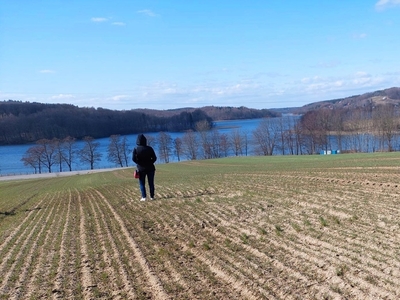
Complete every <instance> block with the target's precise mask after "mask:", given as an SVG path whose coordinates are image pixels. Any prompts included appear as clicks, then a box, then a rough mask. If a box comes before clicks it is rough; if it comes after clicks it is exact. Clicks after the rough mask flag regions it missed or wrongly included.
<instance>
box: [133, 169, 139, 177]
mask: <svg viewBox="0 0 400 300" xmlns="http://www.w3.org/2000/svg"><path fill="white" fill-rule="evenodd" d="M133 177H135V178H139V170H135V172H133Z"/></svg>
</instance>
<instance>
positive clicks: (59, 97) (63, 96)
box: [50, 94, 75, 100]
mask: <svg viewBox="0 0 400 300" xmlns="http://www.w3.org/2000/svg"><path fill="white" fill-rule="evenodd" d="M74 98H75V96H74V95H71V94H58V95H54V96H51V97H50V99H52V100H65V99H74Z"/></svg>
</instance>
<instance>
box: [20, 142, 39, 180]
mask: <svg viewBox="0 0 400 300" xmlns="http://www.w3.org/2000/svg"><path fill="white" fill-rule="evenodd" d="M42 151H43V148H42V147H40V146H32V147H30V148H28V150H27V151H26V153H25V155H24V156H23V157H22V159H21V161H22V162H23V163H24V165H25V166H30V167H32V168H34V170H35V174H37V173H39V174H41V173H42V164H43V163H42Z"/></svg>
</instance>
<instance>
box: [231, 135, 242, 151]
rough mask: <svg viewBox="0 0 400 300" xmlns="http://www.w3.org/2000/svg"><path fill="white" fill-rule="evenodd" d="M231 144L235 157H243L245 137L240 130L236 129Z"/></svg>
mask: <svg viewBox="0 0 400 300" xmlns="http://www.w3.org/2000/svg"><path fill="white" fill-rule="evenodd" d="M231 144H232V147H233V153H234V154H235V156H239V155H243V147H244V146H243V144H244V136H243V135H242V133H241V132H240V130H239V129H235V130H233V131H232V133H231Z"/></svg>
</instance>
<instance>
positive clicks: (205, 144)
mask: <svg viewBox="0 0 400 300" xmlns="http://www.w3.org/2000/svg"><path fill="white" fill-rule="evenodd" d="M210 129H211V128H210V124H209V123H208V122H207V121H201V122H197V123H196V130H197V132H198V133H199V136H200V143H201V149H202V150H203V158H205V159H209V158H212V157H213V153H212V152H213V149H212V141H211V139H212V138H211V137H210V136H209V132H210Z"/></svg>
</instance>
